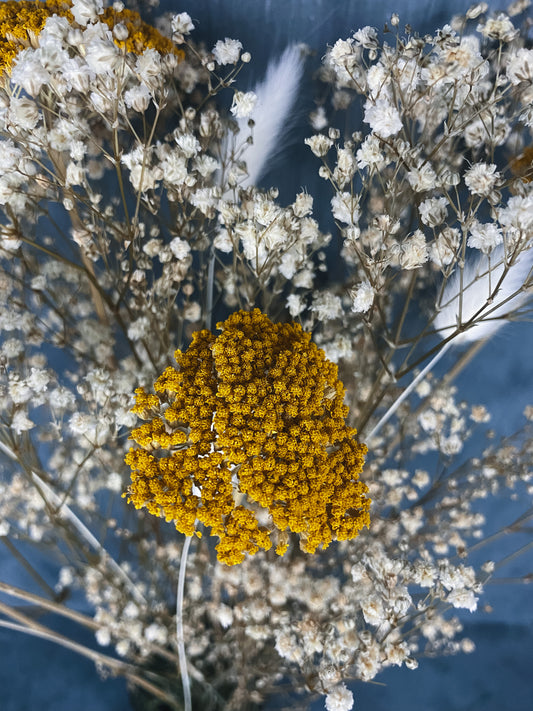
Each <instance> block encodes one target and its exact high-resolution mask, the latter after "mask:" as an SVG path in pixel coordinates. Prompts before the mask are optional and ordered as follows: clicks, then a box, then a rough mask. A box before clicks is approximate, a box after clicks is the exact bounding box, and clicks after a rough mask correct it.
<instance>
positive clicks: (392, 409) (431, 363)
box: [366, 341, 452, 439]
mask: <svg viewBox="0 0 533 711" xmlns="http://www.w3.org/2000/svg"><path fill="white" fill-rule="evenodd" d="M451 344H452V341H448V343H445V344H444V345H443V347H442V348H441V349H440V351H438V353H436V354H435V355H434V356H433V358H432V359H431V360H430V361H429V363H428V364H427V365H426V367H425V368H423V369H422V370H421V371H420V373H419V374H418V375H417V376H416V378H414V380H412V381H411V383H410V384H409V385H408V386H407V387H406V388H405V390H404V391H403V392H402V394H401V395H400V396H399V397H397V398H396V400H395V401H394V402H393V403H392V405H391V406H390V407H389V409H388V410H387V412H386V413H385V414H384V415H383V417H382V418H381V420H379V422H378V423H377V425H376V426H375V427H374V428H373V429H372V430H371V431H370V432H369V433H368V434H367V435H366V438H367V439H372V437H375V436H376V434H377V433H378V432H379V430H380V429H381V427H382V426H383V425H384V424H385V423H386V422H388V421H389V419H390V418H391V417H392V415H394V413H395V412H396V410H397V409H398V408H399V407H400V405H401V404H402V402H403V401H404V400H405V399H406V398H407V397H408V396H409V395H410V394H411V392H412V391H413V389H414V388H415V387H416V386H417V385H418V383H419V382H420V381H421V380H422V379H423V378H424V377H425V376H426V375H427V374H428V373H429V372H430V371H431V370H432V369H433V367H434V366H435V365H436V364H437V363H438V362H439V360H440V359H441V358H442V356H443V355H444V354H445V353H446V351H447V350H448V349H449V347H450V346H451Z"/></svg>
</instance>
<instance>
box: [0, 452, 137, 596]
mask: <svg viewBox="0 0 533 711" xmlns="http://www.w3.org/2000/svg"><path fill="white" fill-rule="evenodd" d="M0 450H1V451H2V452H4V454H6V455H7V456H8V457H9V458H10V459H12V460H13V461H18V457H17V455H16V454H15V452H14V451H13V450H12V449H11V448H10V447H8V446H7V445H6V444H4V442H0ZM30 476H31V478H32V479H33V481H34V483H35V485H36V488H37V489H38V490H39V491H40V493H41V495H42V496H43V499H44V500H45V501H46V502H47V503H50V502H51V503H52V504H53V506H55V507H56V508H57V511H56V513H57V514H58V515H61V516H62V517H63V518H65V519H66V520H67V521H69V523H71V524H72V525H73V526H74V528H75V529H76V530H77V531H78V533H79V534H80V535H81V536H82V538H83V539H84V540H85V541H87V543H88V544H89V545H90V546H92V547H93V548H94V549H95V550H96V551H98V553H99V554H100V555H101V556H102V559H103V560H104V561H106V562H107V563H108V564H109V567H110V568H111V569H112V570H113V571H114V572H115V573H116V574H117V575H118V576H119V577H120V578H121V579H122V580H123V581H124V583H125V584H126V586H127V588H128V590H129V591H130V592H131V594H132V595H133V596H134V598H135V599H136V600H137V602H140V603H143V604H146V600H145V598H144V595H143V594H142V593H141V592H140V591H139V589H138V588H137V586H136V585H135V584H134V583H133V582H132V581H131V580H130V578H129V577H128V576H127V575H126V573H125V572H124V571H123V570H122V568H121V567H120V565H119V564H118V563H117V562H116V560H114V559H113V558H112V557H111V556H110V555H109V553H108V552H107V550H106V549H105V548H104V547H103V546H102V544H101V543H100V541H99V540H98V539H97V538H96V537H95V536H94V535H93V534H92V533H91V531H89V529H88V528H87V526H86V525H85V524H84V523H83V521H81V519H80V518H79V516H77V515H76V514H75V513H74V511H72V509H71V508H70V507H69V506H67V504H65V502H64V501H62V500H61V497H60V496H58V495H57V494H56V493H55V491H54V490H53V489H52V488H51V487H50V486H49V485H48V484H47V483H46V482H45V481H44V480H43V479H42V478H41V477H40V476H39V475H38V474H36V473H35V472H34V471H33V470H31V471H30Z"/></svg>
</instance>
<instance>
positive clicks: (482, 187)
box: [465, 163, 500, 197]
mask: <svg viewBox="0 0 533 711" xmlns="http://www.w3.org/2000/svg"><path fill="white" fill-rule="evenodd" d="M499 179H500V174H499V173H498V172H497V170H496V165H495V164H494V163H490V164H488V163H475V164H474V165H473V166H472V167H471V168H469V169H468V170H467V171H466V173H465V184H466V187H467V188H468V189H469V191H470V192H471V193H472V195H481V196H482V197H487V196H488V195H490V193H491V192H492V190H493V189H494V186H495V185H496V182H497V181H498V180H499Z"/></svg>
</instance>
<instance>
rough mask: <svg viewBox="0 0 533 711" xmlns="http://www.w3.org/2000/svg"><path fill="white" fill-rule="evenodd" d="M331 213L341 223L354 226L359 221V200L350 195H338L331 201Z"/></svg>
mask: <svg viewBox="0 0 533 711" xmlns="http://www.w3.org/2000/svg"><path fill="white" fill-rule="evenodd" d="M331 211H332V213H333V217H334V218H335V219H336V220H339V222H345V223H346V224H349V225H354V224H356V223H357V221H358V220H359V215H360V212H359V200H358V198H357V196H356V195H351V194H350V193H337V194H336V195H335V196H334V197H333V198H332V199H331Z"/></svg>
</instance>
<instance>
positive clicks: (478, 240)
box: [467, 220, 503, 254]
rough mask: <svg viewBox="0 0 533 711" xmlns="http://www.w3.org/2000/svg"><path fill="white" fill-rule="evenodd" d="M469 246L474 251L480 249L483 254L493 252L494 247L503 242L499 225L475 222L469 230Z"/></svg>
mask: <svg viewBox="0 0 533 711" xmlns="http://www.w3.org/2000/svg"><path fill="white" fill-rule="evenodd" d="M469 232H470V234H469V236H468V241H467V244H468V246H469V247H472V248H473V249H479V250H481V251H482V252H483V254H488V253H489V252H492V250H493V249H494V247H496V246H497V245H499V244H501V243H502V242H503V235H502V233H501V230H500V228H499V227H498V225H495V224H494V223H493V222H487V223H484V224H483V223H481V222H478V221H477V220H474V222H473V224H472V225H471V227H470V230H469Z"/></svg>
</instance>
